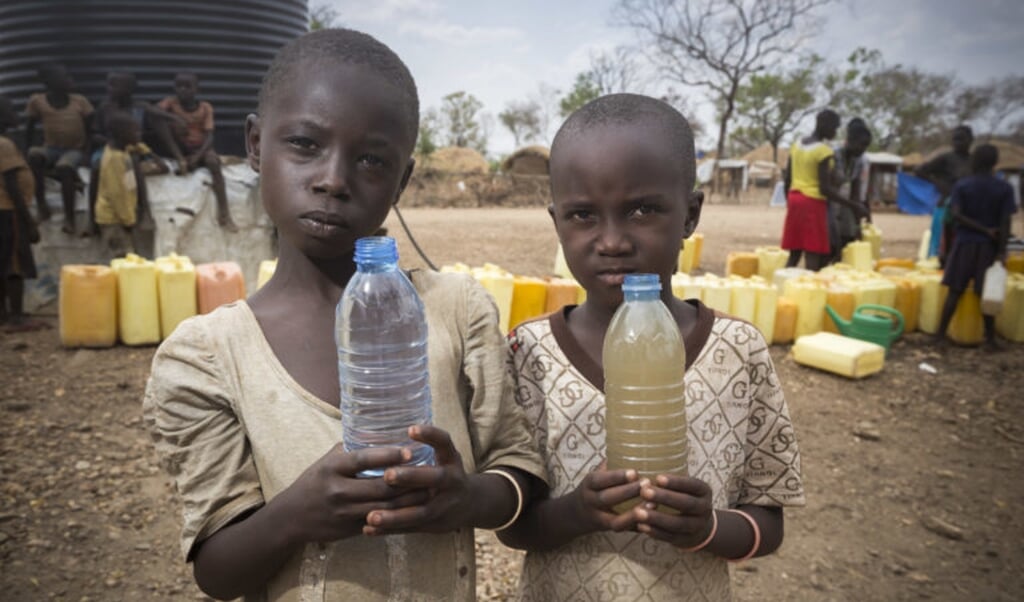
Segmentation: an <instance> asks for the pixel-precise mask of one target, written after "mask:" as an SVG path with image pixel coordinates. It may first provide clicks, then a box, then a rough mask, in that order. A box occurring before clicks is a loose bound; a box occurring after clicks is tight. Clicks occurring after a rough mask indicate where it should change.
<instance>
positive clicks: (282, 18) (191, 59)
mask: <svg viewBox="0 0 1024 602" xmlns="http://www.w3.org/2000/svg"><path fill="white" fill-rule="evenodd" d="M307 27H308V16H307V4H306V0H230V1H219V0H3V1H2V2H0V94H3V95H5V96H7V97H8V98H10V99H11V101H12V102H13V103H14V105H15V107H18V108H19V109H20V108H23V107H24V106H25V103H26V102H27V101H28V97H29V95H30V94H32V93H34V92H39V91H41V90H42V84H41V83H40V82H39V81H38V78H37V75H36V69H37V68H38V67H39V66H40V65H41V64H43V63H46V62H57V63H62V64H64V65H65V66H66V67H67V68H68V70H69V72H70V73H71V75H72V77H73V78H74V80H75V87H76V90H77V91H78V92H79V93H81V94H84V95H85V96H86V97H87V98H88V99H89V100H90V101H92V102H93V104H98V103H99V101H100V100H102V99H103V98H104V97H105V96H106V76H107V73H109V72H111V71H130V72H132V73H134V74H135V76H136V79H137V81H138V86H137V89H136V97H137V98H139V99H142V100H147V101H150V102H156V101H159V100H160V99H162V98H164V97H165V96H169V95H172V94H173V93H174V92H173V89H172V84H173V80H174V75H175V74H176V73H178V72H179V71H192V72H194V73H196V74H197V75H198V76H199V96H200V98H201V99H202V100H207V101H209V102H210V103H211V104H213V107H214V111H215V116H216V135H215V138H214V141H215V144H216V147H217V150H218V151H219V152H221V153H229V154H235V155H241V154H243V152H244V140H243V127H244V124H245V116H246V115H247V114H249V113H251V112H253V110H254V109H255V107H256V95H257V93H258V92H259V86H260V80H261V78H262V76H263V73H264V71H265V70H266V68H267V66H268V65H270V61H271V60H272V59H273V58H274V54H275V53H276V52H277V50H278V49H280V48H281V46H283V45H284V44H286V43H287V42H288V41H290V40H292V39H293V38H295V37H298V36H299V35H301V34H302V33H303V32H305V31H306V29H307Z"/></svg>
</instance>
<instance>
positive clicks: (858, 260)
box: [60, 224, 1024, 378]
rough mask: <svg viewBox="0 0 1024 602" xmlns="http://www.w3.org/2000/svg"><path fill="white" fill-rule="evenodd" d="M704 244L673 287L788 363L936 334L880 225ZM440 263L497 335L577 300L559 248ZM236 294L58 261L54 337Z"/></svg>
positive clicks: (849, 361)
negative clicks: (481, 300) (833, 241)
mask: <svg viewBox="0 0 1024 602" xmlns="http://www.w3.org/2000/svg"><path fill="white" fill-rule="evenodd" d="M703 244H704V236H703V234H701V233H696V234H694V235H693V236H691V237H690V238H688V239H687V240H686V241H685V243H684V245H683V248H682V249H681V250H680V253H679V271H678V273H676V274H675V275H674V276H673V277H672V291H673V293H674V294H675V295H676V296H678V297H680V298H683V299H700V300H701V301H703V302H704V304H705V305H707V306H709V307H710V308H712V309H715V310H718V311H721V312H724V313H728V314H731V315H733V316H736V317H738V318H741V319H743V320H746V321H747V322H750V323H751V324H753V325H754V326H755V327H756V328H757V329H758V330H760V332H761V334H762V335H763V336H764V338H765V340H766V341H767V342H768V343H769V344H793V343H795V344H794V348H793V355H794V358H795V359H796V360H797V361H798V362H799V363H803V364H806V365H811V366H814V367H818V368H822V369H825V370H829V371H831V372H835V373H838V374H843V375H845V376H849V377H854V378H857V377H861V376H866V375H868V374H872V373H874V372H877V371H878V370H881V369H882V366H883V364H884V358H885V355H886V354H887V352H888V350H889V348H890V346H891V343H892V342H893V341H894V340H896V339H897V338H899V337H900V336H902V334H903V333H907V332H914V331H922V332H925V333H930V334H934V333H935V332H936V331H937V330H938V327H939V319H940V314H941V310H942V305H943V303H944V302H945V295H946V290H945V287H944V286H942V283H941V282H942V272H941V271H940V270H938V269H937V268H938V266H937V263H936V262H935V261H934V259H928V260H919V261H915V260H913V259H901V258H882V257H880V255H881V231H880V230H879V229H878V228H877V227H875V226H872V225H871V224H866V225H865V229H864V236H863V240H860V241H856V242H853V243H850V244H849V245H848V246H847V247H846V249H844V251H843V262H842V263H839V264H836V265H833V266H829V267H827V268H825V269H823V270H821V271H820V272H816V273H815V272H810V271H807V270H803V269H799V268H787V267H785V264H786V259H787V257H788V253H787V252H786V251H784V250H782V249H780V248H777V247H759V248H757V249H754V250H753V251H750V252H733V253H729V254H728V256H727V259H726V270H725V272H726V273H725V276H716V275H714V274H709V273H705V274H703V275H700V276H697V275H691V274H692V273H693V272H694V271H697V270H699V268H700V260H701V253H702V250H703ZM275 267H276V261H273V260H271V261H264V262H262V263H261V265H260V270H259V277H258V282H257V288H258V287H259V286H262V285H263V283H264V282H266V281H267V280H269V279H270V276H271V275H273V272H274V269H275ZM1006 267H1007V270H1008V272H1009V275H1008V277H1007V278H1006V287H1005V296H1004V298H1003V303H1002V306H1001V308H999V311H998V314H997V317H996V328H997V330H998V332H999V333H1000V334H1001V335H1002V336H1003V337H1005V338H1006V339H1009V340H1011V341H1016V342H1024V254H1021V253H1017V254H1014V255H1011V256H1010V257H1009V258H1008V261H1007V262H1006ZM441 271H443V272H464V273H467V274H470V275H472V276H473V277H474V278H476V279H477V280H478V281H479V282H480V283H481V284H482V285H483V287H484V288H485V289H486V290H487V291H488V292H489V293H490V294H491V295H492V296H493V297H494V301H495V303H496V305H497V306H498V311H499V319H500V327H501V329H502V331H505V332H507V331H508V330H510V329H512V328H514V327H516V326H517V325H519V324H520V323H522V322H523V321H525V320H529V319H532V318H535V317H538V316H541V315H544V314H547V313H550V312H552V311H555V310H557V309H559V308H561V307H563V306H565V305H569V304H574V303H581V302H583V300H584V299H585V298H586V292H585V291H584V290H583V288H582V287H580V286H579V284H577V282H576V281H575V280H574V279H573V277H572V274H571V273H570V272H569V270H568V268H567V266H566V264H565V259H564V256H563V255H562V250H561V248H559V249H558V252H557V255H556V257H555V264H554V273H555V274H556V276H555V277H550V278H536V277H532V276H522V275H514V274H512V273H510V272H508V271H506V270H504V269H502V268H501V267H499V266H497V265H494V264H484V265H483V266H479V267H470V266H468V265H465V264H461V263H457V264H453V265H446V266H444V267H442V268H441ZM244 297H245V281H244V279H243V277H242V273H241V270H240V269H239V267H238V265H237V264H235V263H233V262H220V263H207V264H200V265H195V266H194V265H193V264H192V262H191V261H190V260H189V259H188V258H187V257H181V256H177V255H173V254H172V255H170V256H167V257H159V258H157V259H156V260H155V261H148V260H146V259H142V258H140V257H138V256H135V255H129V256H128V257H126V258H123V259H116V260H114V261H113V262H112V263H111V265H110V266H109V267H107V266H96V265H88V266H83V265H68V266H64V268H63V269H62V271H61V284H60V333H61V341H62V342H63V344H64V345H65V346H69V347H78V346H84V347H108V346H111V345H114V344H115V343H116V342H117V341H120V342H121V343H123V344H126V345H147V344H156V343H159V342H160V341H161V340H163V339H164V338H166V337H167V336H168V335H169V334H170V333H171V332H172V331H173V330H174V328H175V327H176V326H177V325H178V323H180V322H181V321H182V320H184V319H185V318H187V317H189V316H192V315H195V314H197V313H208V312H210V311H212V310H213V309H215V308H216V307H218V306H219V305H221V304H223V303H230V302H232V301H235V300H238V299H242V298H244ZM981 315H982V313H981V303H980V300H979V298H978V296H977V295H976V294H975V293H974V292H973V290H972V289H969V290H968V291H967V292H966V293H965V294H964V295H963V296H962V297H961V299H960V302H959V304H958V306H957V311H956V314H955V315H954V317H953V321H952V323H951V324H950V327H949V331H948V335H949V337H950V338H951V339H952V340H953V341H954V342H956V343H959V344H961V345H973V344H978V343H981V342H982V340H983V338H984V329H983V325H982V318H981Z"/></svg>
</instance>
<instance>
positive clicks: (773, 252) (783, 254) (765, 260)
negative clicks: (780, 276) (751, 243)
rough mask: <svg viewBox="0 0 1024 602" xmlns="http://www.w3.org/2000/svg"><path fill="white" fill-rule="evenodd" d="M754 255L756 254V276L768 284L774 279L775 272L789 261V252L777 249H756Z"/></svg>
mask: <svg viewBox="0 0 1024 602" xmlns="http://www.w3.org/2000/svg"><path fill="white" fill-rule="evenodd" d="M754 253H756V254H757V275H758V276H760V277H761V278H764V279H765V280H767V281H768V282H772V280H773V279H774V278H775V270H778V269H782V268H784V267H786V261H787V260H788V259H789V251H784V250H782V249H780V248H779V247H757V248H756V249H754Z"/></svg>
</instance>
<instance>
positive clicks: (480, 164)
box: [420, 146, 490, 174]
mask: <svg viewBox="0 0 1024 602" xmlns="http://www.w3.org/2000/svg"><path fill="white" fill-rule="evenodd" d="M420 163H421V164H422V166H423V169H425V170H434V171H443V172H446V173H458V174H474V173H480V174H485V173H488V172H489V171H490V166H489V165H488V164H487V159H485V158H484V156H483V155H481V154H480V153H479V152H477V151H475V150H473V149H471V148H464V147H460V146H446V147H444V148H439V149H437V150H436V151H434V152H432V153H430V155H429V156H427V157H424V158H420Z"/></svg>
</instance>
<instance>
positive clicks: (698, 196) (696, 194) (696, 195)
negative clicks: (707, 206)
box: [683, 190, 704, 238]
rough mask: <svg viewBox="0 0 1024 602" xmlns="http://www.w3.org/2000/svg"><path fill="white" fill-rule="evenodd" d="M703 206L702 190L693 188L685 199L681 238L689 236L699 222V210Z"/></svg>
mask: <svg viewBox="0 0 1024 602" xmlns="http://www.w3.org/2000/svg"><path fill="white" fill-rule="evenodd" d="M703 207H704V191H703V190H694V191H693V192H691V193H690V198H689V199H687V201H686V216H685V217H684V219H685V221H684V222H683V238H689V237H690V235H691V234H693V231H694V230H696V229H697V224H698V223H699V222H700V210H701V209H702V208H703Z"/></svg>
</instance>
